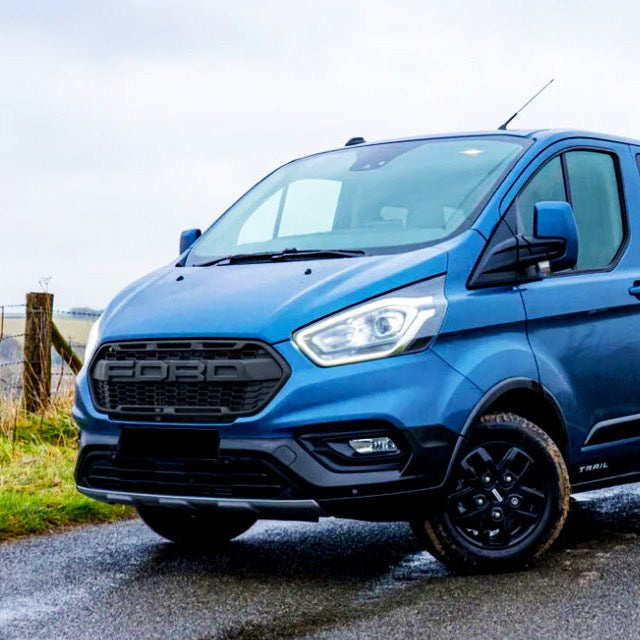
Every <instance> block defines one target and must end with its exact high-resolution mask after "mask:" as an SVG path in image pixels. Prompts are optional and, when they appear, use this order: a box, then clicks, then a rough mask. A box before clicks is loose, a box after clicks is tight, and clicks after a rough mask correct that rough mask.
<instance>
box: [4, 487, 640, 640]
mask: <svg viewBox="0 0 640 640" xmlns="http://www.w3.org/2000/svg"><path fill="white" fill-rule="evenodd" d="M639 541H640V485H632V486H630V487H628V488H626V489H624V490H620V489H617V490H611V491H605V492H598V493H592V494H587V495H585V496H584V497H582V498H581V499H580V500H579V501H578V502H577V503H576V504H574V508H573V514H572V521H571V523H570V526H569V527H568V530H567V534H566V536H565V539H564V541H563V546H562V547H560V548H558V549H557V550H556V551H555V552H554V553H552V554H551V555H550V556H548V557H547V558H546V559H545V560H544V561H542V562H541V563H540V564H538V565H537V566H535V567H533V568H531V569H529V570H528V571H523V572H518V573H511V574H501V575H492V576H456V575H452V574H451V573H449V572H448V571H447V570H446V569H445V568H444V567H443V566H442V565H441V564H439V563H438V562H436V561H435V560H434V559H433V558H432V557H431V556H430V555H429V554H427V553H426V552H423V551H421V550H420V549H419V548H418V547H417V545H416V542H415V541H414V538H413V536H412V534H411V532H410V531H409V528H408V527H407V526H405V525H404V524H367V523H359V522H351V521H346V520H325V521H323V522H321V523H320V524H296V523H259V524H258V525H256V526H255V527H254V528H253V529H251V530H250V531H249V532H248V533H246V534H244V535H243V536H242V537H240V538H239V539H238V540H237V541H235V542H233V543H231V544H230V545H229V546H228V547H227V548H226V549H225V550H223V551H220V552H218V553H210V554H204V555H203V554H198V553H195V552H185V551H180V550H177V549H175V548H174V547H173V546H172V545H170V544H168V543H165V542H163V541H162V540H161V539H160V538H159V537H157V536H156V535H155V534H153V533H152V532H150V531H148V530H147V529H146V527H145V526H144V525H143V524H142V523H140V522H138V521H131V522H125V523H120V524H116V525H104V526H96V527H87V528H83V529H77V530H73V531H70V532H66V533H62V534H57V535H52V536H44V537H37V538H32V539H29V540H23V541H19V542H14V543H8V544H3V545H0V638H2V639H3V640H13V639H17V638H19V639H25V640H31V639H39V638H42V639H46V640H56V639H58V638H73V639H74V640H84V639H89V640H111V639H116V638H117V639H121V638H123V639H125V638H126V639H127V640H128V639H136V640H137V639H147V638H149V639H151V638H162V639H165V638H166V639H171V640H191V639H193V640H209V639H211V640H213V639H219V640H226V639H232V638H233V639H241V640H254V639H258V638H267V639H268V638H305V639H311V638H314V639H316V638H322V639H327V640H329V639H334V638H362V639H365V638H366V639H376V638H381V639H384V640H393V639H394V638H463V639H466V638H482V639H483V640H484V639H486V638H527V639H530V638H553V639H554V640H555V639H558V638H572V639H578V638H599V639H600V638H623V637H624V638H627V639H631V638H640V616H638V612H637V609H638V606H639V604H640V544H638V543H639Z"/></svg>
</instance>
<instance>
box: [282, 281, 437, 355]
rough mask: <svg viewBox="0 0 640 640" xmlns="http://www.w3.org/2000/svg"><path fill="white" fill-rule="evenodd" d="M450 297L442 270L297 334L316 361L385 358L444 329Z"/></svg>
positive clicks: (299, 344)
mask: <svg viewBox="0 0 640 640" xmlns="http://www.w3.org/2000/svg"><path fill="white" fill-rule="evenodd" d="M446 309H447V301H446V298H445V297H444V276H440V277H438V278H433V279H431V280H427V281H426V282H420V283H418V284H416V285H411V286H410V287H406V288H404V289H401V290H399V291H394V292H393V293H391V294H387V295H385V296H382V297H380V298H377V299H375V300H372V301H370V302H365V303H363V304H359V305H357V306H355V307H352V308H351V309H348V310H347V311H342V312H341V313H338V314H336V315H334V316H330V317H329V318H326V319H325V320H321V321H320V322H316V323H314V324H312V325H310V326H308V327H305V328H304V329H300V330H299V331H296V332H295V333H294V334H293V341H294V343H295V344H296V346H297V347H298V348H299V349H300V350H301V351H302V352H303V353H304V354H305V355H306V356H307V357H309V358H310V359H311V360H312V361H313V362H315V363H316V364H318V365H320V366H322V367H331V366H335V365H339V364H347V363H351V362H361V361H363V360H374V359H376V358H386V357H387V356H392V355H396V354H399V353H402V352H404V351H406V350H407V349H408V348H409V347H410V346H411V345H412V344H413V343H415V341H416V340H418V339H420V338H429V337H432V336H435V335H436V334H437V333H438V331H439V330H440V326H441V325H442V320H443V319H444V314H445V311H446Z"/></svg>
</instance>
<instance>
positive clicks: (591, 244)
mask: <svg viewBox="0 0 640 640" xmlns="http://www.w3.org/2000/svg"><path fill="white" fill-rule="evenodd" d="M565 162H566V167H567V176H568V178H569V191H570V193H571V204H572V205H573V213H574V215H575V217H576V225H577V227H578V264H577V267H576V268H577V269H580V270H581V269H598V268H601V267H606V266H607V265H608V264H610V263H611V261H612V260H613V258H614V257H615V255H616V253H617V252H618V249H619V248H620V245H621V244H622V240H623V236H624V228H623V225H622V210H621V206H620V193H619V188H618V179H617V175H616V167H615V163H614V160H613V158H612V157H611V156H610V155H608V154H606V153H598V152H595V151H570V152H569V153H567V154H565Z"/></svg>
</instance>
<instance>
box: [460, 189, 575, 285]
mask: <svg viewBox="0 0 640 640" xmlns="http://www.w3.org/2000/svg"><path fill="white" fill-rule="evenodd" d="M533 220H534V222H533V230H534V234H533V236H525V235H517V236H516V235H512V236H510V237H507V238H506V239H504V240H502V242H499V243H497V244H495V245H494V246H492V247H491V250H490V251H485V253H484V254H483V255H482V256H481V258H480V261H479V262H478V264H477V265H476V268H475V269H474V271H473V273H472V274H471V277H470V279H469V283H468V284H469V287H472V288H474V287H487V286H499V285H501V284H503V285H510V284H516V283H518V282H522V281H527V280H537V279H540V278H541V277H542V275H541V271H540V269H539V268H538V266H539V265H540V263H542V262H548V263H549V268H550V270H551V271H562V270H564V269H571V268H573V267H574V266H575V265H576V262H577V259H578V230H577V227H576V222H575V218H574V216H573V210H572V208H571V205H570V204H569V203H568V202H560V201H558V202H555V201H553V202H552V201H548V202H538V203H537V204H536V205H535V209H534V218H533Z"/></svg>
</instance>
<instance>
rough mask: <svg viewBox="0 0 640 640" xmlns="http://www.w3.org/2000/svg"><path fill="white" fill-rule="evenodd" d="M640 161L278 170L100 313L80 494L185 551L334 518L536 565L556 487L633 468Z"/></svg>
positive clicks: (79, 414) (429, 153)
mask: <svg viewBox="0 0 640 640" xmlns="http://www.w3.org/2000/svg"><path fill="white" fill-rule="evenodd" d="M638 157H640V142H634V141H632V140H626V139H621V138H616V137H611V136H604V135H599V134H591V133H586V132H573V131H530V132H512V131H493V132H485V133H472V134H457V135H438V136H428V137H418V138H412V139H403V140H394V141H389V142H381V143H375V144H369V143H366V142H365V141H364V140H362V139H361V138H356V139H352V140H350V141H349V143H348V144H347V145H346V146H345V147H343V148H340V149H336V150H333V151H328V152H324V153H318V154H315V155H312V156H309V157H306V158H302V159H299V160H295V161H293V162H290V163H289V164H286V165H284V166H283V167H281V168H279V169H277V170H276V171H274V172H273V173H271V174H270V175H269V176H267V177H266V178H264V180H262V181H261V182H260V183H258V184H257V185H256V186H255V187H254V188H252V189H251V190H250V191H249V192H248V193H247V194H246V195H244V196H243V197H242V198H240V200H238V201H237V202H236V204H234V205H233V206H232V207H231V208H230V209H229V210H228V211H227V212H226V213H225V214H224V215H222V216H221V217H220V218H219V219H218V220H216V222H215V223H214V224H213V225H212V226H211V227H210V228H209V229H208V230H207V231H206V232H204V233H202V234H201V233H200V231H199V230H196V229H193V230H189V231H185V232H184V233H183V234H182V237H181V242H180V252H181V255H180V257H179V259H177V261H173V262H172V263H171V264H169V265H167V266H165V267H162V268H161V269H159V270H157V271H155V272H154V273H151V274H150V275H147V276H146V277H144V278H142V279H141V280H139V281H137V282H135V283H134V284H132V285H130V286H129V287H128V288H127V289H125V290H124V291H123V292H121V293H120V294H119V295H118V296H116V298H115V299H114V300H113V302H111V304H110V305H109V307H108V308H107V310H106V311H105V312H104V314H103V315H102V317H101V318H100V320H99V321H98V323H97V324H96V325H95V326H94V327H93V330H92V332H91V336H90V340H89V344H88V345H87V352H86V361H85V366H84V368H83V370H82V371H81V373H80V375H79V376H78V379H77V393H76V402H75V406H74V410H73V415H74V418H75V420H76V421H77V423H78V424H79V425H80V428H81V442H80V452H79V459H78V463H77V469H76V481H77V486H78V489H79V490H80V491H81V492H82V493H84V494H86V495H88V496H91V497H92V498H95V499H97V500H102V501H105V502H109V503H121V504H130V505H133V506H135V507H136V509H137V510H138V512H139V514H140V516H141V517H142V519H143V520H144V521H145V522H146V523H147V524H148V525H149V526H150V527H151V528H152V529H153V530H155V531H156V532H157V533H159V534H160V535H162V536H164V537H165V538H167V539H169V540H172V541H174V542H176V543H180V544H186V545H208V546H215V545H221V544H223V543H225V542H227V541H228V540H230V539H231V538H233V537H235V536H238V535H240V534H241V533H243V532H244V531H246V530H247V529H248V528H249V527H251V525H252V524H253V523H254V522H255V521H256V520H257V519H260V518H271V519H284V520H309V521H314V520H317V519H318V518H320V517H323V516H337V517H342V518H356V519H362V520H375V521H399V520H400V521H402V520H404V521H408V522H410V523H411V524H412V526H413V528H414V531H415V532H416V534H417V535H418V537H419V538H420V540H421V541H422V543H423V544H424V545H425V546H426V548H427V549H428V550H429V551H430V552H431V553H433V554H434V555H435V556H436V557H437V558H439V559H440V560H442V561H443V562H445V563H446V564H448V565H450V566H453V567H457V568H462V569H465V570H482V571H485V570H499V569H501V568H505V567H509V568H510V567H514V566H521V565H526V564H527V563H529V562H531V561H532V560H534V559H536V558H538V557H539V556H541V555H542V554H543V553H544V552H545V551H546V550H547V549H548V548H549V547H550V546H551V545H552V543H553V542H554V541H555V540H556V538H557V537H558V535H559V533H560V531H561V529H562V526H563V524H564V522H565V519H566V517H567V512H568V508H569V496H570V493H571V492H572V491H573V492H578V491H582V490H586V489H593V488H597V487H603V486H607V485H613V484H619V483H623V482H629V481H632V480H637V479H638V478H640V473H639V472H640V384H638V380H640V346H639V345H640V341H638V340H636V339H635V338H634V335H635V332H636V330H637V328H638V327H640V303H639V299H640V217H639V216H638V215H636V214H634V213H633V212H634V211H636V212H637V211H640V175H639V170H638Z"/></svg>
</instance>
